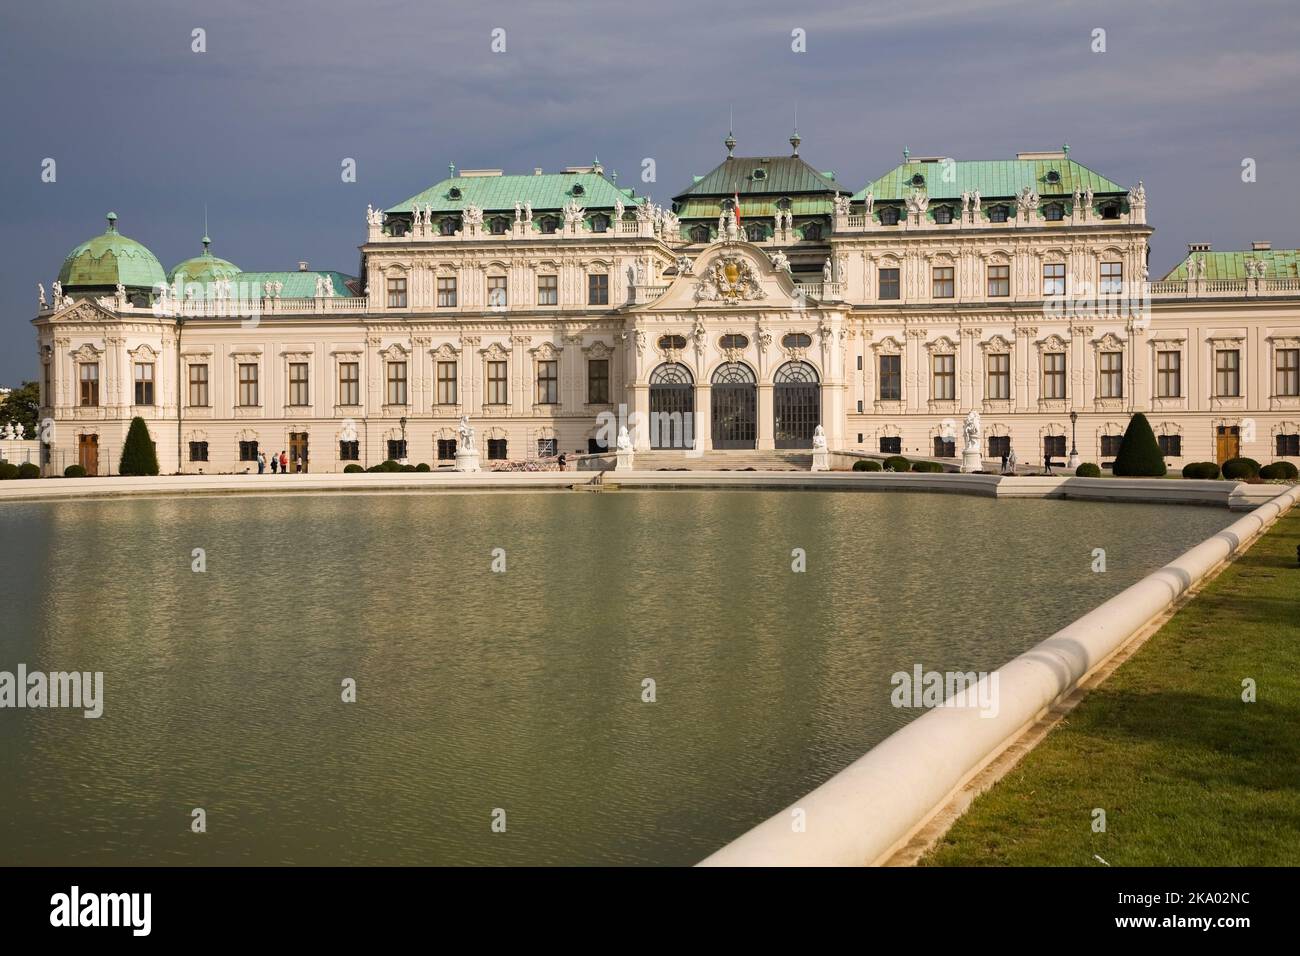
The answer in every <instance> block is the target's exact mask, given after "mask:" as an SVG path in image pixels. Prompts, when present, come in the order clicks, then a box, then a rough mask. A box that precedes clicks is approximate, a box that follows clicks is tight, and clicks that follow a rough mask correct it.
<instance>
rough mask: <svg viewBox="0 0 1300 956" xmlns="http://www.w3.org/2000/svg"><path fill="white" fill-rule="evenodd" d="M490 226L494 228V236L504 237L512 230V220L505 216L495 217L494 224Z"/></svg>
mask: <svg viewBox="0 0 1300 956" xmlns="http://www.w3.org/2000/svg"><path fill="white" fill-rule="evenodd" d="M489 225H490V226H491V228H492V235H494V236H504V235H505V234H506V232H507V231H508V230H509V229H510V220H508V219H507V218H506V217H505V216H493V217H492V222H491V223H490V224H489Z"/></svg>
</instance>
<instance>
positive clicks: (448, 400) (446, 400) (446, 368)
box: [438, 362, 456, 405]
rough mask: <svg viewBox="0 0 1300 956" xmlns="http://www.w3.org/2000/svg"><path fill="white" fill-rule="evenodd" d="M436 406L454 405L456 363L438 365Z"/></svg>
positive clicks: (440, 363)
mask: <svg viewBox="0 0 1300 956" xmlns="http://www.w3.org/2000/svg"><path fill="white" fill-rule="evenodd" d="M438 404H439V405H455V404H456V363H455V362H439V363H438Z"/></svg>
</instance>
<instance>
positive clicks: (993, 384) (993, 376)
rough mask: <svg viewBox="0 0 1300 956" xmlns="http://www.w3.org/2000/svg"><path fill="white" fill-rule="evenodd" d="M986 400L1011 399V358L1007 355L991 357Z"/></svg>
mask: <svg viewBox="0 0 1300 956" xmlns="http://www.w3.org/2000/svg"><path fill="white" fill-rule="evenodd" d="M985 397H986V398H995V399H1002V398H1010V397H1011V356H1010V355H1007V354H1005V353H1002V354H994V355H990V356H989V381H988V394H987V395H986V396H985Z"/></svg>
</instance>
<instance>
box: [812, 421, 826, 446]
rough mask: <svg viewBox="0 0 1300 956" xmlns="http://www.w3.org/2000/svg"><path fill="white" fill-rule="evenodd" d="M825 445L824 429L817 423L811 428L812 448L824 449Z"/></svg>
mask: <svg viewBox="0 0 1300 956" xmlns="http://www.w3.org/2000/svg"><path fill="white" fill-rule="evenodd" d="M825 447H826V429H824V428H822V426H821V425H820V424H819V425H818V426H817V427H816V428H815V429H813V448H815V449H818V448H820V449H825Z"/></svg>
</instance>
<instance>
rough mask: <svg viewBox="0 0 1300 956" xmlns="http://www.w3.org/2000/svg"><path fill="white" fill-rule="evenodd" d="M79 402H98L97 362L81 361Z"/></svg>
mask: <svg viewBox="0 0 1300 956" xmlns="http://www.w3.org/2000/svg"><path fill="white" fill-rule="evenodd" d="M81 404H82V405H86V406H90V405H98V404H99V363H98V362H83V363H82V365H81Z"/></svg>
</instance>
